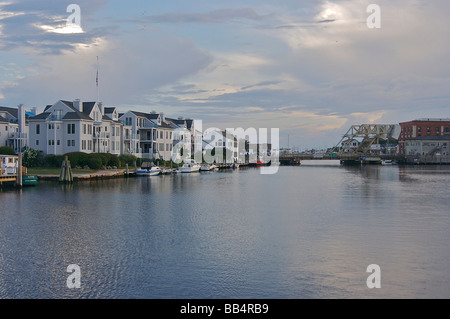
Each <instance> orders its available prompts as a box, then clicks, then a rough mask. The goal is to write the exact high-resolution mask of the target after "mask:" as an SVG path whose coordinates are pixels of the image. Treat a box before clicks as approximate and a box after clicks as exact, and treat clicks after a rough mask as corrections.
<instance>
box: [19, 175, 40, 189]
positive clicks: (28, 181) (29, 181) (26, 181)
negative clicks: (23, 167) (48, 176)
mask: <svg viewBox="0 0 450 319" xmlns="http://www.w3.org/2000/svg"><path fill="white" fill-rule="evenodd" d="M37 184H38V177H37V176H34V175H25V176H22V186H35V185H37Z"/></svg>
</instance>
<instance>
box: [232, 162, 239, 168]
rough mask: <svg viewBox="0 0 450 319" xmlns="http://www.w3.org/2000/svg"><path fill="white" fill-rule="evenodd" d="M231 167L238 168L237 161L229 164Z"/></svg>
mask: <svg viewBox="0 0 450 319" xmlns="http://www.w3.org/2000/svg"><path fill="white" fill-rule="evenodd" d="M231 168H232V169H236V168H239V164H238V163H234V164H232V165H231Z"/></svg>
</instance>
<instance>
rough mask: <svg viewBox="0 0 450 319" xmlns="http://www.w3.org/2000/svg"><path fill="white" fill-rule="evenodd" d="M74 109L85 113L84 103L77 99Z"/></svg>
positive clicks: (74, 102)
mask: <svg viewBox="0 0 450 319" xmlns="http://www.w3.org/2000/svg"><path fill="white" fill-rule="evenodd" d="M73 107H74V108H76V109H77V110H78V111H80V112H83V102H82V101H80V100H79V99H76V100H75V101H73Z"/></svg>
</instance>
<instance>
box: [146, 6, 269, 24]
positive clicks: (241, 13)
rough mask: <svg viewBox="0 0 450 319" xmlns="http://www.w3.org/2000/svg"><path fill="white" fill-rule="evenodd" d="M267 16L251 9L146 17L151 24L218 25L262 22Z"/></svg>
mask: <svg viewBox="0 0 450 319" xmlns="http://www.w3.org/2000/svg"><path fill="white" fill-rule="evenodd" d="M265 17H266V16H263V15H259V14H257V13H256V12H255V10H253V9H251V8H242V9H220V10H214V11H210V12H205V13H203V12H193V13H166V14H160V15H152V16H148V17H145V20H146V21H148V22H150V23H172V24H184V23H197V24H216V23H227V22H230V21H238V20H262V19H264V18H265Z"/></svg>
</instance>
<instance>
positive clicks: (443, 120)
mask: <svg viewBox="0 0 450 319" xmlns="http://www.w3.org/2000/svg"><path fill="white" fill-rule="evenodd" d="M414 122H449V123H450V118H421V119H416V120H412V121H408V122H402V123H400V124H409V123H414Z"/></svg>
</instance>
